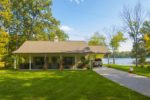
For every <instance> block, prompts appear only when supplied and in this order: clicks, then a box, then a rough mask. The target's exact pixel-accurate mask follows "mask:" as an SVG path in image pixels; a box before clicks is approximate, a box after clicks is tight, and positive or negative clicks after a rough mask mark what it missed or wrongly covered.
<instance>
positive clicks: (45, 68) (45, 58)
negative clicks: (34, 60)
mask: <svg viewBox="0 0 150 100" xmlns="http://www.w3.org/2000/svg"><path fill="white" fill-rule="evenodd" d="M44 70H47V56H46V55H45V57H44Z"/></svg>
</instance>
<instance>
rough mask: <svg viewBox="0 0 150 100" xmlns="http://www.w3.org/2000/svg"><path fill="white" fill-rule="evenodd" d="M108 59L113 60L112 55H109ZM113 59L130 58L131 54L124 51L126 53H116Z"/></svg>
mask: <svg viewBox="0 0 150 100" xmlns="http://www.w3.org/2000/svg"><path fill="white" fill-rule="evenodd" d="M109 57H110V58H113V55H112V54H110V56H109ZM147 57H150V54H149V55H147ZM115 58H132V52H130V51H126V52H116V53H115Z"/></svg>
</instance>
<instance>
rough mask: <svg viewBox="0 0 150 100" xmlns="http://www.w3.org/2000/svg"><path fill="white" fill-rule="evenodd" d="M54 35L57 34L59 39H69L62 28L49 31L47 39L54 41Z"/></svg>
mask: <svg viewBox="0 0 150 100" xmlns="http://www.w3.org/2000/svg"><path fill="white" fill-rule="evenodd" d="M56 35H57V36H58V38H59V41H65V40H67V39H69V36H68V35H67V34H66V33H65V32H64V31H63V30H60V29H57V30H56V31H55V32H51V33H50V34H49V40H50V41H54V38H55V36H56Z"/></svg>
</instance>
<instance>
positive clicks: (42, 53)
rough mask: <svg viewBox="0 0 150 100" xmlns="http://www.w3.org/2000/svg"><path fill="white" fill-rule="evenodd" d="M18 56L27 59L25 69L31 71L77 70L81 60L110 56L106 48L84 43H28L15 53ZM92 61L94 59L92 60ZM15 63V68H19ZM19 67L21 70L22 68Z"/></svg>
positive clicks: (56, 40)
mask: <svg viewBox="0 0 150 100" xmlns="http://www.w3.org/2000/svg"><path fill="white" fill-rule="evenodd" d="M13 53H14V54H15V55H16V56H21V57H26V58H27V59H28V61H27V62H26V65H25V67H26V68H28V69H29V70H31V69H42V68H44V69H77V66H78V65H79V63H81V62H82V60H81V58H83V57H85V58H89V56H91V55H95V54H99V55H106V54H109V53H110V52H109V50H108V49H107V48H106V47H104V46H89V45H88V44H87V43H86V42H84V41H58V39H57V38H55V40H54V41H26V42H24V43H23V45H22V46H20V48H19V49H17V50H16V51H14V52H13ZM90 60H92V58H90ZM16 63H17V60H16V59H15V61H14V68H16V66H17V64H16ZM22 66H23V65H22ZM22 66H21V65H20V66H19V67H20V68H21V67H22Z"/></svg>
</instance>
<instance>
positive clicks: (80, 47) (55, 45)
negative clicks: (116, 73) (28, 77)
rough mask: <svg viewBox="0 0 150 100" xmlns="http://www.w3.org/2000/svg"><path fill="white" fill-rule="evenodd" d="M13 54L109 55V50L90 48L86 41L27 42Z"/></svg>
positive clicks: (98, 47) (99, 47)
mask: <svg viewBox="0 0 150 100" xmlns="http://www.w3.org/2000/svg"><path fill="white" fill-rule="evenodd" d="M13 53H15V54H28V53H108V50H107V48H104V47H101V46H88V44H87V43H86V42H84V41H59V42H51V41H26V42H24V43H23V45H22V46H21V47H20V48H19V49H18V50H16V51H14V52H13Z"/></svg>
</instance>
